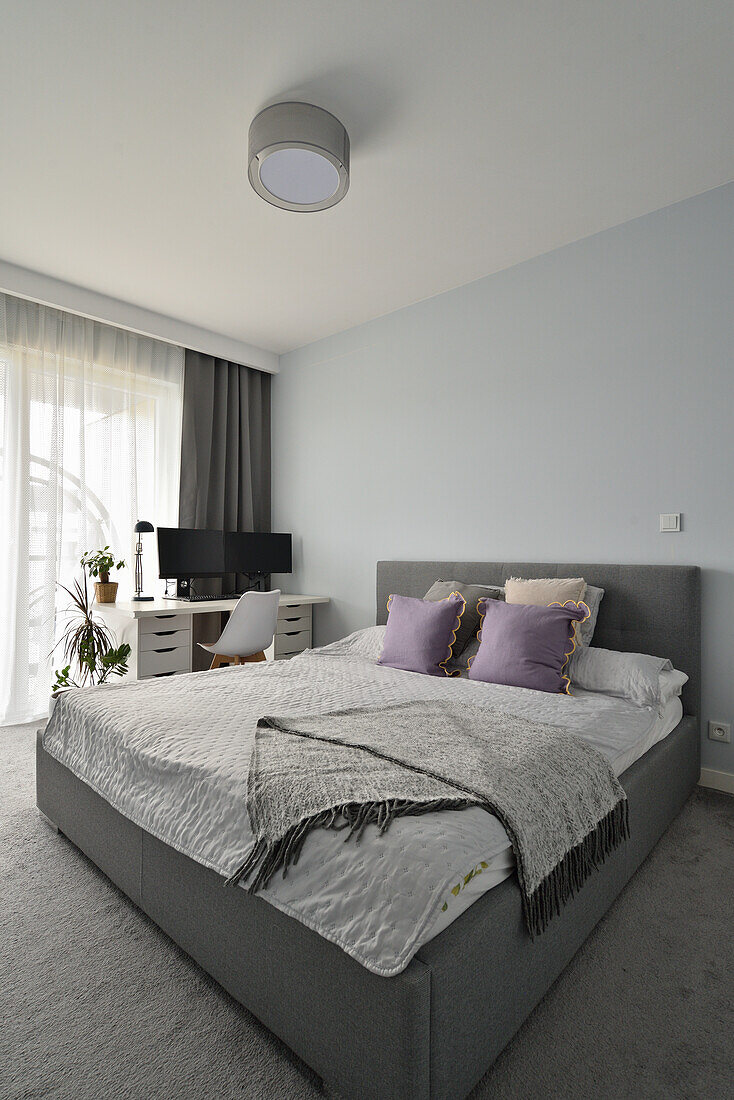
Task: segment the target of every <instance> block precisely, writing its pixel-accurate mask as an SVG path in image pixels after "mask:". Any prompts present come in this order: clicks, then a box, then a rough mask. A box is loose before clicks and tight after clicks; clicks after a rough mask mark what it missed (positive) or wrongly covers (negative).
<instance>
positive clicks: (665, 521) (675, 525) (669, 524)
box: [660, 512, 680, 534]
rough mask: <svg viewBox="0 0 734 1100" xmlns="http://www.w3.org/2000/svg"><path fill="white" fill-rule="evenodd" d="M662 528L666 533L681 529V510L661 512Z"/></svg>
mask: <svg viewBox="0 0 734 1100" xmlns="http://www.w3.org/2000/svg"><path fill="white" fill-rule="evenodd" d="M660 530H661V531H665V532H666V534H669V533H672V532H674V531H680V512H661V513H660Z"/></svg>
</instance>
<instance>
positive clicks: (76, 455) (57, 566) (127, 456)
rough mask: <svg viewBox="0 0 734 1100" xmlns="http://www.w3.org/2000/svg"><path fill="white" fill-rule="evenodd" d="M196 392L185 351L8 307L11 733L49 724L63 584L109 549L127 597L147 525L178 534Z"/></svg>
mask: <svg viewBox="0 0 734 1100" xmlns="http://www.w3.org/2000/svg"><path fill="white" fill-rule="evenodd" d="M182 388H183V350H182V349H181V348H178V347H174V346H172V345H168V344H164V343H162V342H159V341H156V340H151V339H149V338H148V337H142V336H137V335H136V334H134V333H129V332H124V331H122V330H119V329H115V328H112V327H110V326H107V325H102V324H99V323H98V322H95V321H91V320H89V319H87V318H81V317H76V316H74V315H71V314H67V313H63V312H62V311H60V310H53V309H49V308H48V307H45V306H40V305H37V304H35V303H31V302H25V301H22V300H20V299H17V298H13V297H11V296H9V295H2V294H0V576H2V578H3V580H4V582H5V584H6V585H7V586H8V591H7V593H4V595H7V596H9V603H10V616H11V618H10V621H9V622H8V623H7V625H6V628H5V629H4V630H3V631H2V632H0V634H1V635H2V636H1V637H0V722H5V723H7V722H20V721H25V720H30V719H33V718H37V717H40V716H42V715H43V714H44V713H45V712H46V711H47V707H48V695H49V690H50V683H51V668H52V665H53V663H54V662H52V661H51V660H50V657H49V655H50V652H51V649H52V647H53V645H54V640H55V623H56V615H57V612H58V610H59V608H60V607H64V606H65V605H66V598H65V595H64V593H63V592H61V593H60V594H59V591H58V589H57V584H56V582H57V580H59V581H61V582H62V583H63V584H69V583H70V582H71V581H72V580H73V578H74V576H75V575H78V574H79V572H80V570H79V558H80V557H81V554H82V553H83V552H84V551H85V550H94V549H97V548H98V547H101V546H104V545H105V544H109V545H110V546H111V547H112V549H113V551H114V552H115V554H116V555H117V556H118V557H123V558H125V560H126V561H127V562H128V565H129V566H130V568H129V569H127V570H125V571H123V572H121V573H120V574H119V575H118V576H116V578H115V579H119V580H120V581H121V593H120V595H121V597H123V598H124V595H125V589H127V591H128V593H129V590H130V588H131V577H132V550H133V526H134V524H135V522H136V520H137V519H139V518H143V519H151V520H152V521H153V522H154V523H155V524H173V525H175V523H176V521H177V514H178V477H179V464H180V439H181V404H182ZM56 663H57V664H58V661H57V662H56Z"/></svg>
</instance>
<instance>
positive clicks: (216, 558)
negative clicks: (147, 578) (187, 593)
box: [158, 527, 226, 579]
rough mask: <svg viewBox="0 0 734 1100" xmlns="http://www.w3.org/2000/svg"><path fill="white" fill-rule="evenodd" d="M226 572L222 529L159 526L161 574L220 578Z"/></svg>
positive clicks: (159, 568) (159, 566)
mask: <svg viewBox="0 0 734 1100" xmlns="http://www.w3.org/2000/svg"><path fill="white" fill-rule="evenodd" d="M225 571H226V570H225V568H224V532H223V531H196V530H193V529H188V528H185V527H159V528H158V572H159V574H160V576H161V577H172V578H173V577H176V578H181V579H187V578H189V577H221V576H222V574H223V573H224V572H225Z"/></svg>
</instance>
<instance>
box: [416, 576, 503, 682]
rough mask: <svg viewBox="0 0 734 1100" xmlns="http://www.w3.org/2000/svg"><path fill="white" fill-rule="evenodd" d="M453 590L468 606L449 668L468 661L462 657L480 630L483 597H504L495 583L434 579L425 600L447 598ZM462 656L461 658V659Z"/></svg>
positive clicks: (457, 666) (463, 666)
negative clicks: (479, 606)
mask: <svg viewBox="0 0 734 1100" xmlns="http://www.w3.org/2000/svg"><path fill="white" fill-rule="evenodd" d="M452 592H460V593H461V595H462V596H463V597H464V599H465V600H466V608H465V609H464V614H463V615H462V616H461V626H460V627H459V629H458V630H457V631H456V642H455V644H454V647H453V655H452V657H451V660H450V661H449V663H448V666H447V667H448V668H449V670H451V671H453V670H454V669H456V668H465V667H466V661H465V660H464V659H463V657H462V653H463V651H464V647H465V646H466V644H467V643H468V642H471V640H472V638H474V637H476V633H477V631H478V630H479V612H478V611H477V604H478V603H479V601H480V600H481V599H490V600H499V599H501V598H502V589H501V588H499V587H498V586H497V585H495V584H464V582H463V581H434V582H433V584H432V585H431V587H430V588H429V589H428V591H427V592H426V594H425V596H424V597H423V599H424V600H433V601H436V600H445V599H446V597H447V596H450V595H451V593H452ZM460 658H461V660H460Z"/></svg>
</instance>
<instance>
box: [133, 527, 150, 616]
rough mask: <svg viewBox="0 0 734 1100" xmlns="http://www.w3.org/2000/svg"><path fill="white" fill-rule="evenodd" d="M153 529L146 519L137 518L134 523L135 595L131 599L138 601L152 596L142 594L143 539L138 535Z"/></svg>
mask: <svg viewBox="0 0 734 1100" xmlns="http://www.w3.org/2000/svg"><path fill="white" fill-rule="evenodd" d="M153 530H154V528H153V524H152V523H148V521H147V519H139V520H138V522H137V523H136V524H135V534H136V535H137V536H138V541H137V545H136V547H135V595H134V596H133V600H135V601H136V602H138V603H140V602H142V601H143V600H152V599H153V597H152V596H144V595H143V540H142V539H141V537H140V536H141V535H142V534H143V532H145V533H147V532H149V531H153Z"/></svg>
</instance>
